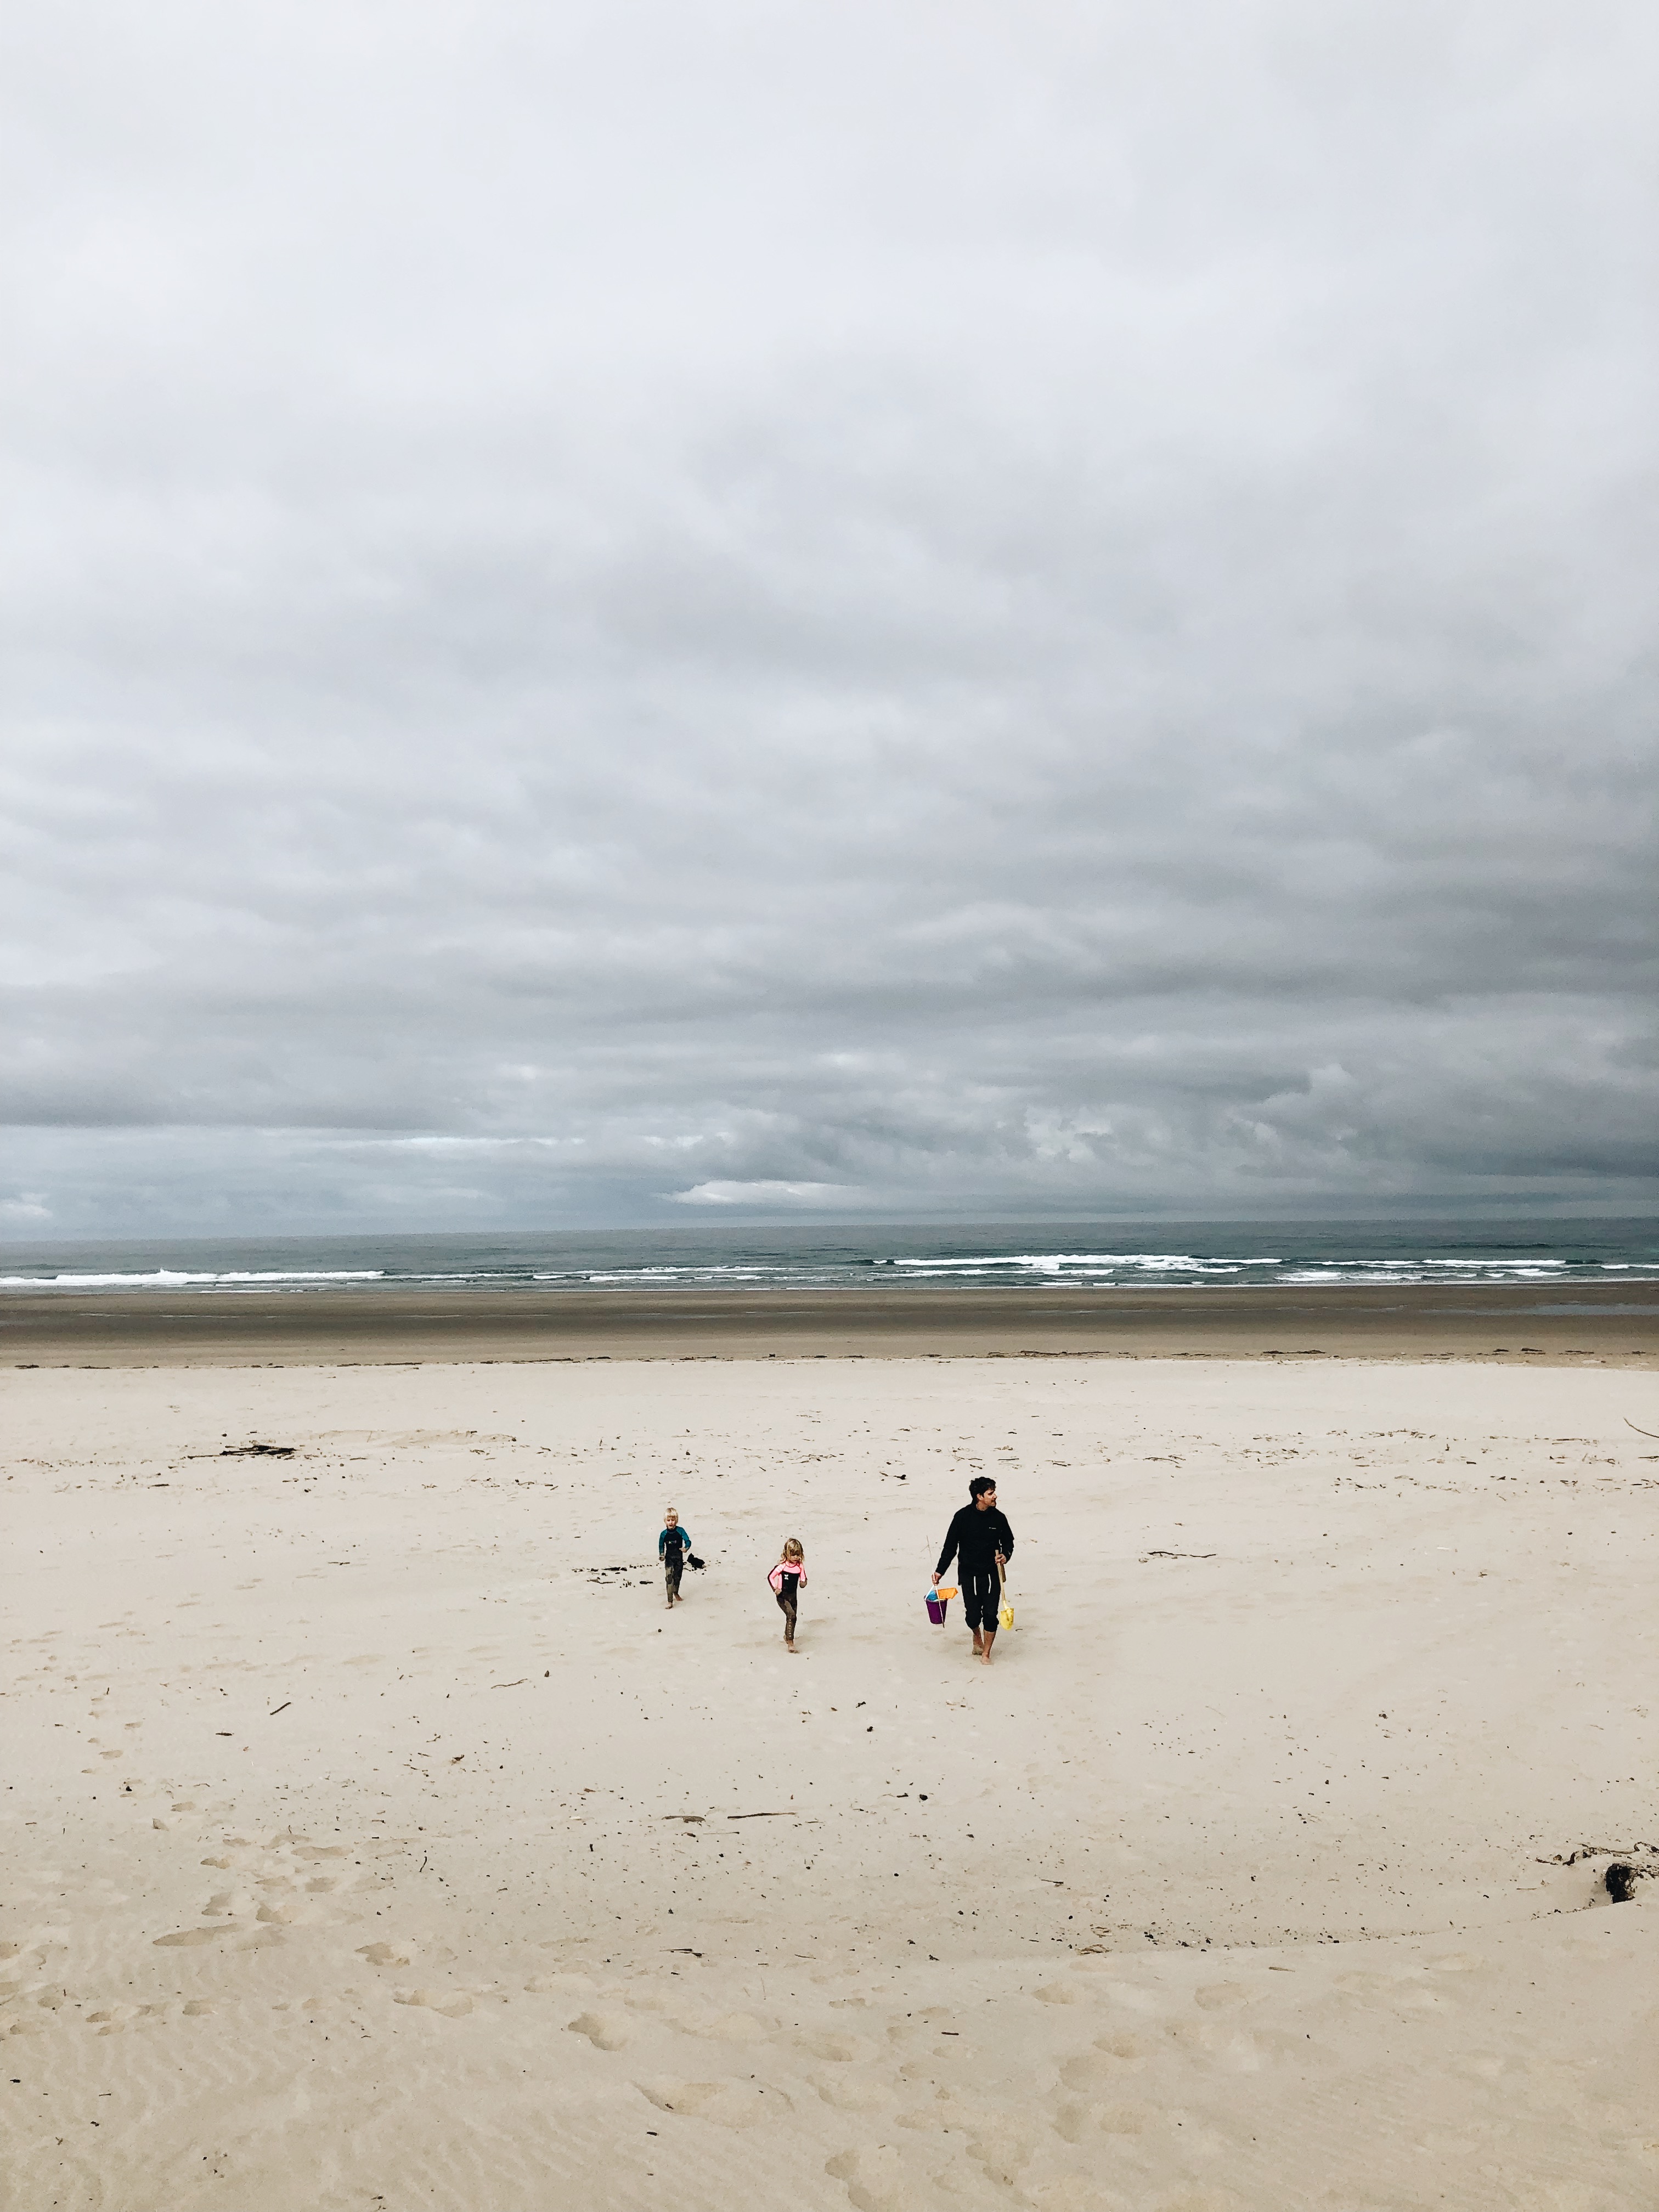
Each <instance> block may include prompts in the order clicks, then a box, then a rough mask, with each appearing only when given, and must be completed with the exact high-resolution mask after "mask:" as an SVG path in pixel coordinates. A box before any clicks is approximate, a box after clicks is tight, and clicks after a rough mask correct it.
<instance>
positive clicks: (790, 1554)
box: [779, 1536, 806, 1561]
mask: <svg viewBox="0 0 1659 2212" xmlns="http://www.w3.org/2000/svg"><path fill="white" fill-rule="evenodd" d="M779 1557H780V1558H781V1559H800V1560H802V1561H805V1558H806V1554H805V1552H804V1551H802V1549H801V1547H800V1538H799V1536H791V1537H789V1538H788V1539H787V1541H786V1542H785V1544H784V1547H783V1550H782V1551H781V1553H780V1554H779Z"/></svg>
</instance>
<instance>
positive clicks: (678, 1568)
mask: <svg viewBox="0 0 1659 2212" xmlns="http://www.w3.org/2000/svg"><path fill="white" fill-rule="evenodd" d="M663 1520H664V1522H665V1524H666V1525H665V1528H664V1529H663V1532H662V1534H661V1535H660V1536H659V1537H658V1539H657V1557H658V1558H659V1559H660V1560H661V1561H662V1572H663V1580H664V1581H665V1583H667V1585H668V1602H669V1605H670V1606H671V1607H673V1606H677V1605H684V1603H685V1600H684V1598H683V1597H682V1596H681V1595H680V1575H681V1572H682V1571H683V1570H684V1565H685V1562H686V1560H687V1559H688V1558H689V1557H690V1552H691V1537H690V1532H689V1531H688V1530H686V1529H684V1528H681V1526H680V1516H679V1515H678V1513H677V1512H676V1510H674V1508H673V1507H672V1506H670V1507H669V1509H668V1510H667V1512H666V1513H665V1514H664V1516H663Z"/></svg>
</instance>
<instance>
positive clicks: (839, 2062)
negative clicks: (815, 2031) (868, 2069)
mask: <svg viewBox="0 0 1659 2212" xmlns="http://www.w3.org/2000/svg"><path fill="white" fill-rule="evenodd" d="M795 2040H796V2042H797V2043H798V2044H799V2046H800V2048H801V2049H802V2050H803V2051H810V2052H811V2055H812V2057H814V2058H827V2059H829V2062H830V2063H831V2064H832V2065H836V2066H850V2065H852V2064H853V2063H854V2062H855V2061H856V2060H858V2059H860V2058H873V2057H875V2055H876V2046H875V2045H874V2044H873V2043H872V2042H870V2041H869V2040H868V2039H866V2037H864V2036H862V2035H828V2034H820V2035H800V2036H797V2037H796V2039H795Z"/></svg>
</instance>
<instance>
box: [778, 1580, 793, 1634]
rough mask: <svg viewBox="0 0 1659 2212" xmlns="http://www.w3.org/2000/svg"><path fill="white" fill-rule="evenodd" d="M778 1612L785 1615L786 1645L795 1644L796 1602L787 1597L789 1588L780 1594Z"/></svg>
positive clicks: (784, 1631)
mask: <svg viewBox="0 0 1659 2212" xmlns="http://www.w3.org/2000/svg"><path fill="white" fill-rule="evenodd" d="M778 1610H779V1612H780V1613H781V1614H782V1615H783V1640H784V1642H785V1643H786V1644H793V1642H794V1640H795V1601H794V1599H793V1597H791V1596H789V1595H787V1586H786V1589H781V1590H780V1591H779V1592H778Z"/></svg>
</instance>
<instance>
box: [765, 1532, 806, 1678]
mask: <svg viewBox="0 0 1659 2212" xmlns="http://www.w3.org/2000/svg"><path fill="white" fill-rule="evenodd" d="M766 1579H767V1581H768V1582H769V1583H771V1585H772V1592H773V1595H774V1596H775V1598H776V1599H777V1601H778V1610H779V1611H780V1612H781V1613H782V1615H783V1648H784V1650H786V1651H793V1650H794V1648H795V1614H796V1609H797V1607H799V1603H800V1594H801V1591H802V1590H803V1589H805V1586H806V1554H805V1552H804V1551H803V1550H802V1549H801V1544H800V1539H799V1536H792V1537H791V1538H790V1539H789V1541H788V1542H787V1544H786V1545H785V1546H784V1547H783V1551H782V1553H781V1557H780V1558H779V1560H778V1564H777V1565H776V1566H775V1567H774V1568H773V1570H772V1571H771V1573H770V1574H769V1575H768V1577H766Z"/></svg>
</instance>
